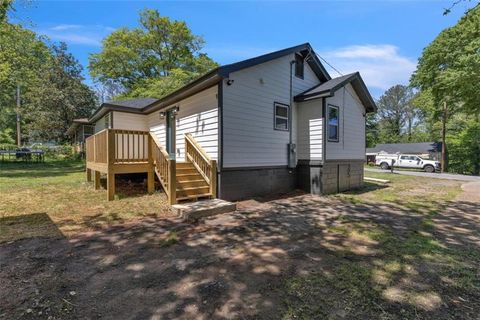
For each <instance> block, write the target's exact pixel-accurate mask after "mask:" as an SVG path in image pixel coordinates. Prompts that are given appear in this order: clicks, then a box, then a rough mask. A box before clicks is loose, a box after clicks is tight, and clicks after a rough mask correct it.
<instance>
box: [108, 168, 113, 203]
mask: <svg viewBox="0 0 480 320" xmlns="http://www.w3.org/2000/svg"><path fill="white" fill-rule="evenodd" d="M114 198H115V173H112V172H109V173H107V200H108V201H112V200H113V199H114Z"/></svg>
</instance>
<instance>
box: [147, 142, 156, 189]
mask: <svg viewBox="0 0 480 320" xmlns="http://www.w3.org/2000/svg"><path fill="white" fill-rule="evenodd" d="M147 139H148V150H147V152H148V172H147V192H148V193H153V191H155V176H154V172H153V170H155V169H154V166H153V141H152V137H150V136H148V137H147Z"/></svg>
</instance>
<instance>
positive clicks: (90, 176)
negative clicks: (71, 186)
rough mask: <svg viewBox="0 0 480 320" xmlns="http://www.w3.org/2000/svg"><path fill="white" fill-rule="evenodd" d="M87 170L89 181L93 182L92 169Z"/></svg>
mask: <svg viewBox="0 0 480 320" xmlns="http://www.w3.org/2000/svg"><path fill="white" fill-rule="evenodd" d="M86 172H87V181H88V182H92V170H91V169H88V168H87V170H86Z"/></svg>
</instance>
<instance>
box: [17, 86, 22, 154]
mask: <svg viewBox="0 0 480 320" xmlns="http://www.w3.org/2000/svg"><path fill="white" fill-rule="evenodd" d="M16 112H17V146H18V147H19V148H20V147H21V146H22V134H21V132H20V85H19V84H17V110H16Z"/></svg>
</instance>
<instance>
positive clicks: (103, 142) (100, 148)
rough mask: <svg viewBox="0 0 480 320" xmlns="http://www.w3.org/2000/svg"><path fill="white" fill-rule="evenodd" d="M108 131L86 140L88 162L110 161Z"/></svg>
mask: <svg viewBox="0 0 480 320" xmlns="http://www.w3.org/2000/svg"><path fill="white" fill-rule="evenodd" d="M107 141H108V130H103V131H100V132H99V133H97V134H95V135H93V136H90V137H88V138H87V139H86V140H85V145H86V149H85V150H86V152H87V155H86V158H87V162H96V163H107V161H108V149H107Z"/></svg>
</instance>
